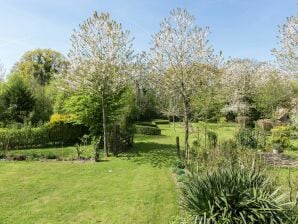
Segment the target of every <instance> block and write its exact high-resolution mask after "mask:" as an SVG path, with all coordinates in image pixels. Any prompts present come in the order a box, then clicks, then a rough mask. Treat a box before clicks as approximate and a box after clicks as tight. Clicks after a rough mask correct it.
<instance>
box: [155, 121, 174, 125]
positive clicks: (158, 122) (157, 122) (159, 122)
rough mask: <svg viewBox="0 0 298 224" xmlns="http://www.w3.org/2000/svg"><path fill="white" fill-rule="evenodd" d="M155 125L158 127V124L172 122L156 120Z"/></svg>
mask: <svg viewBox="0 0 298 224" xmlns="http://www.w3.org/2000/svg"><path fill="white" fill-rule="evenodd" d="M153 123H154V124H156V125H158V124H170V122H169V121H168V120H154V121H153Z"/></svg>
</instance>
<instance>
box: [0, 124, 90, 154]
mask: <svg viewBox="0 0 298 224" xmlns="http://www.w3.org/2000/svg"><path fill="white" fill-rule="evenodd" d="M86 133H87V128H85V127H84V126H82V125H76V124H71V123H63V124H62V123H52V124H47V125H44V126H42V127H38V128H30V127H25V128H21V129H0V149H2V150H4V149H7V150H8V149H22V148H34V147H45V146H49V145H61V144H64V145H70V144H75V143H77V142H78V141H79V138H81V137H82V136H83V135H84V134H86Z"/></svg>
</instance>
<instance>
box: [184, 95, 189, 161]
mask: <svg viewBox="0 0 298 224" xmlns="http://www.w3.org/2000/svg"><path fill="white" fill-rule="evenodd" d="M188 116H189V113H188V103H187V102H186V101H185V102H184V148H185V160H186V162H187V163H188V162H189V144H188V136H189V117H188Z"/></svg>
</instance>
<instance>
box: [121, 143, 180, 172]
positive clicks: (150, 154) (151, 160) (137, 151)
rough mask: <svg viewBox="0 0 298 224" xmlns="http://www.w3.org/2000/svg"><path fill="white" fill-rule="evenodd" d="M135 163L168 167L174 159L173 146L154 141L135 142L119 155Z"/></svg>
mask: <svg viewBox="0 0 298 224" xmlns="http://www.w3.org/2000/svg"><path fill="white" fill-rule="evenodd" d="M119 157H125V158H126V159H128V160H130V161H132V162H136V163H137V164H140V165H141V164H150V165H152V166H153V167H159V168H162V167H170V166H171V165H172V163H173V161H175V159H176V151H175V146H174V145H171V144H158V143H154V142H137V143H135V144H134V147H133V148H132V149H131V150H130V151H128V152H126V153H122V154H121V155H119Z"/></svg>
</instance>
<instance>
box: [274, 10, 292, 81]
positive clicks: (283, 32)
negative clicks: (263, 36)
mask: <svg viewBox="0 0 298 224" xmlns="http://www.w3.org/2000/svg"><path fill="white" fill-rule="evenodd" d="M272 52H273V54H274V55H275V56H276V59H277V62H278V64H279V65H280V67H281V68H282V69H283V70H284V71H285V72H287V73H288V74H291V75H293V77H294V78H296V79H298V16H297V15H295V16H292V17H289V18H287V22H286V23H285V24H284V25H282V26H281V27H280V29H279V47H278V49H273V50H272Z"/></svg>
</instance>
